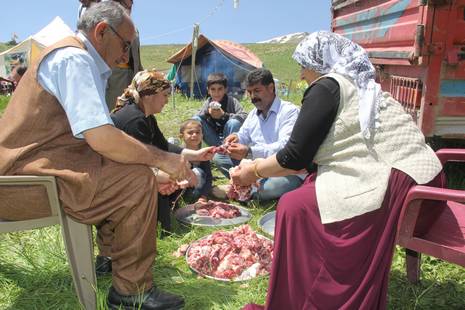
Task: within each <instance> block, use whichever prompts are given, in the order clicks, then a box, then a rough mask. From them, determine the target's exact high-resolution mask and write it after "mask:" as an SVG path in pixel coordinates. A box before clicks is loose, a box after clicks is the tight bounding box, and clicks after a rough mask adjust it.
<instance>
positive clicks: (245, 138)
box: [224, 68, 303, 200]
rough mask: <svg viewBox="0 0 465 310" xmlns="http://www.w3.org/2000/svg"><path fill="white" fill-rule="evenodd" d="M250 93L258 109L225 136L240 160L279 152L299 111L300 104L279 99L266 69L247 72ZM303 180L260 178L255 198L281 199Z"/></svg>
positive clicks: (230, 149)
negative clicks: (237, 128) (233, 131)
mask: <svg viewBox="0 0 465 310" xmlns="http://www.w3.org/2000/svg"><path fill="white" fill-rule="evenodd" d="M247 92H248V94H249V96H250V99H251V101H252V103H253V104H254V105H255V108H254V109H253V110H252V111H251V112H250V113H249V114H248V115H247V118H246V119H245V121H244V124H242V127H241V128H240V129H239V131H238V132H237V133H233V134H231V135H229V136H228V137H226V138H225V143H230V144H231V145H230V146H229V147H228V151H229V152H230V154H229V155H230V157H231V158H233V159H237V160H241V159H243V158H250V159H257V158H266V157H268V156H271V155H273V154H276V153H277V152H278V151H279V150H280V149H282V148H283V147H284V146H285V145H286V143H287V141H288V140H289V137H290V135H291V132H292V128H293V127H294V123H295V121H296V119H297V116H298V114H299V108H298V107H296V106H295V105H294V104H292V103H290V102H287V101H284V100H281V99H280V98H278V96H277V95H276V89H275V84H274V79H273V75H272V74H271V72H270V71H269V70H267V69H262V68H261V69H256V70H254V71H252V72H250V73H249V74H248V76H247ZM224 166H225V167H232V166H233V164H232V162H231V161H229V162H226V161H225V163H224ZM302 180H303V176H302V175H290V176H286V177H272V178H265V179H261V180H260V187H259V188H258V190H257V192H255V193H254V194H253V195H252V198H254V199H260V200H271V199H276V198H279V197H280V196H281V195H283V194H284V193H286V192H288V191H291V190H293V189H295V188H297V187H299V186H300V185H301V184H302Z"/></svg>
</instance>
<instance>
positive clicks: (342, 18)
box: [331, 0, 465, 137]
mask: <svg viewBox="0 0 465 310" xmlns="http://www.w3.org/2000/svg"><path fill="white" fill-rule="evenodd" d="M332 15H333V19H332V24H331V25H332V30H333V31H334V32H337V33H340V34H342V35H344V36H346V37H347V38H349V39H352V40H353V41H355V42H357V43H359V44H360V45H362V46H363V47H364V48H365V49H366V50H367V52H368V54H369V57H370V60H371V61H372V63H373V64H374V65H375V67H376V68H377V73H378V82H380V84H381V87H382V88H383V90H385V91H389V92H391V94H393V96H394V97H395V98H396V99H397V100H398V101H399V102H401V103H402V104H403V105H404V107H405V108H406V110H407V111H408V112H410V113H411V114H412V116H413V117H414V119H416V120H417V123H418V125H419V127H420V128H421V130H422V131H423V133H424V134H425V135H426V136H433V135H441V136H443V135H446V136H458V135H461V136H462V137H463V136H465V0H388V1H386V0H332Z"/></svg>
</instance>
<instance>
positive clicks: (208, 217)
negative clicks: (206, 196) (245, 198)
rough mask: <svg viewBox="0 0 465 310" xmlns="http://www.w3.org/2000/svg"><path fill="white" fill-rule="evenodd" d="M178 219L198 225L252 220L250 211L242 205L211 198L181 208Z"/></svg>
mask: <svg viewBox="0 0 465 310" xmlns="http://www.w3.org/2000/svg"><path fill="white" fill-rule="evenodd" d="M175 217H176V219H177V220H178V221H180V222H182V223H185V224H190V225H198V226H228V225H238V224H244V223H246V222H248V221H249V220H250V218H251V217H252V215H251V214H250V212H249V211H248V210H247V209H245V208H243V207H240V206H236V205H233V204H229V203H224V202H221V201H214V200H209V201H208V202H206V203H199V202H197V203H194V204H190V205H187V206H185V207H184V208H179V209H177V210H176V212H175Z"/></svg>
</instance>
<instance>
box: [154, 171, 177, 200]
mask: <svg viewBox="0 0 465 310" xmlns="http://www.w3.org/2000/svg"><path fill="white" fill-rule="evenodd" d="M155 175H156V177H157V183H158V192H159V193H160V194H162V195H170V194H172V193H174V192H175V191H176V190H178V189H179V186H178V184H177V183H176V181H173V180H171V179H170V176H169V174H168V173H166V172H164V171H162V170H158V171H156V173H155Z"/></svg>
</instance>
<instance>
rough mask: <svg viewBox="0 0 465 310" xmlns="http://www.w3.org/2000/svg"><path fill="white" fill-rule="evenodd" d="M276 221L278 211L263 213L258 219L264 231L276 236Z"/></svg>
mask: <svg viewBox="0 0 465 310" xmlns="http://www.w3.org/2000/svg"><path fill="white" fill-rule="evenodd" d="M275 221H276V211H271V212H268V213H266V214H265V215H263V216H262V217H261V218H260V219H259V220H258V226H259V227H260V229H261V230H262V231H264V232H265V233H267V234H268V235H270V236H272V237H274V225H275Z"/></svg>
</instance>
